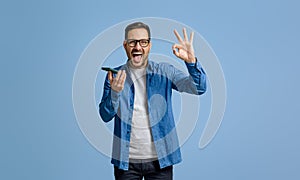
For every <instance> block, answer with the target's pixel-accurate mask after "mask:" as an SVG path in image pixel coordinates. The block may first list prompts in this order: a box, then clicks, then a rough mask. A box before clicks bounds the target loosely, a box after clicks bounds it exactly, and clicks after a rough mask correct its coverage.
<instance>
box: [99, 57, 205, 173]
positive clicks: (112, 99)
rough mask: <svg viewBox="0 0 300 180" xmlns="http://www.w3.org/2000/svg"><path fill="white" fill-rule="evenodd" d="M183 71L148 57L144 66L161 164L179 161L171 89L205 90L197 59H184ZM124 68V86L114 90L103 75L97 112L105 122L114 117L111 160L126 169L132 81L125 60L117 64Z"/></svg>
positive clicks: (161, 165)
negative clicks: (148, 59) (117, 90)
mask: <svg viewBox="0 0 300 180" xmlns="http://www.w3.org/2000/svg"><path fill="white" fill-rule="evenodd" d="M185 64H186V66H187V69H188V72H189V74H186V73H184V72H182V71H180V70H178V69H176V68H175V67H174V66H172V65H170V64H167V63H155V62H153V61H149V62H148V65H147V67H146V91H147V98H148V113H149V121H150V126H151V132H152V138H153V141H154V145H155V149H156V153H157V156H158V161H159V164H160V167H161V168H164V167H167V166H170V165H174V164H176V163H179V162H180V161H181V160H182V159H181V152H180V146H179V141H178V137H177V133H176V128H175V122H174V117H173V110H172V90H173V89H174V90H177V91H179V92H186V93H190V94H196V95H201V94H203V93H204V92H205V91H206V75H205V72H204V70H203V69H202V67H201V65H200V63H199V62H198V61H197V62H196V63H185ZM116 69H118V70H120V69H122V70H125V71H126V74H127V76H126V80H125V84H124V89H123V90H122V91H121V92H119V93H117V92H116V91H114V90H111V88H110V82H109V80H108V77H106V80H105V83H104V91H103V96H102V100H101V102H100V104H99V112H100V116H101V118H102V120H103V121H104V122H109V121H111V120H112V119H113V118H114V138H113V150H112V160H111V163H112V164H113V165H115V166H117V167H118V168H119V169H123V170H128V165H129V145H130V133H131V120H132V114H133V106H134V84H133V82H132V80H131V78H130V76H129V74H130V68H129V67H128V63H127V64H124V65H122V66H120V67H118V68H116Z"/></svg>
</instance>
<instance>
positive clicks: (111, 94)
mask: <svg viewBox="0 0 300 180" xmlns="http://www.w3.org/2000/svg"><path fill="white" fill-rule="evenodd" d="M118 107H119V93H117V92H115V91H113V90H111V88H110V85H109V81H107V80H106V82H105V83H104V91H103V96H102V99H101V102H100V104H99V113H100V116H101V118H102V120H103V121H104V122H108V121H110V120H112V118H113V117H114V116H115V115H116V112H117V109H118Z"/></svg>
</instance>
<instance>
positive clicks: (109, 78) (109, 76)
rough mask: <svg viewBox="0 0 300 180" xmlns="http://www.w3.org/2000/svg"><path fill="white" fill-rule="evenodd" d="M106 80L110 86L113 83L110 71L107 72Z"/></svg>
mask: <svg viewBox="0 0 300 180" xmlns="http://www.w3.org/2000/svg"><path fill="white" fill-rule="evenodd" d="M107 76H108V80H109V82H110V84H111V83H112V81H113V77H112V72H111V71H108V75H107Z"/></svg>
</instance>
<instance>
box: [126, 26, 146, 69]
mask: <svg viewBox="0 0 300 180" xmlns="http://www.w3.org/2000/svg"><path fill="white" fill-rule="evenodd" d="M136 40H138V41H139V40H140V41H139V42H137V41H136ZM123 46H124V48H125V51H126V54H127V57H128V59H129V63H130V65H131V66H132V67H133V68H142V67H146V66H147V63H148V55H149V51H150V49H151V42H150V41H149V36H148V32H147V30H146V29H144V28H138V29H132V30H130V31H129V32H128V35H127V40H125V41H124V43H123Z"/></svg>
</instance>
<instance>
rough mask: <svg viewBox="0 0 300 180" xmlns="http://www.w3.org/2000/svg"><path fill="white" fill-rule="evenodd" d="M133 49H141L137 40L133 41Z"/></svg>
mask: <svg viewBox="0 0 300 180" xmlns="http://www.w3.org/2000/svg"><path fill="white" fill-rule="evenodd" d="M134 49H142V46H141V45H140V42H139V41H138V42H136V43H135V46H134Z"/></svg>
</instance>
